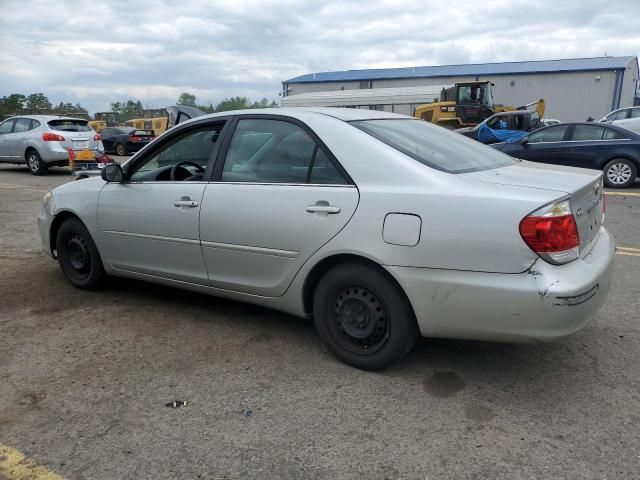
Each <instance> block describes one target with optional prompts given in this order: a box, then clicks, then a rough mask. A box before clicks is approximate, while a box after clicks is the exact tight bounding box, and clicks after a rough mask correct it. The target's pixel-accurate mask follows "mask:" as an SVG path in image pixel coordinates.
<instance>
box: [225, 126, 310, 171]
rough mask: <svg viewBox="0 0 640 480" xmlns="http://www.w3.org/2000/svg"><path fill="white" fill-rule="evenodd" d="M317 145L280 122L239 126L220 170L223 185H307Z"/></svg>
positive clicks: (303, 133)
mask: <svg viewBox="0 0 640 480" xmlns="http://www.w3.org/2000/svg"><path fill="white" fill-rule="evenodd" d="M315 151H316V143H315V142H314V141H313V139H312V138H311V137H310V136H309V134H307V132H305V131H304V130H303V129H302V128H300V127H299V126H297V125H295V124H293V123H290V122H284V121H281V120H267V119H244V120H240V121H239V122H238V126H237V127H236V129H235V132H234V133H233V138H232V139H231V144H230V146H229V151H228V153H227V157H226V159H225V163H224V167H223V169H222V177H221V180H222V181H223V182H258V183H306V182H307V176H308V173H309V167H310V166H311V161H312V159H313V157H314V154H315Z"/></svg>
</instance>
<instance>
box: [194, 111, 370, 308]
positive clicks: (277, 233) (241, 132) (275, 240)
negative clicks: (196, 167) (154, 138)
mask: <svg viewBox="0 0 640 480" xmlns="http://www.w3.org/2000/svg"><path fill="white" fill-rule="evenodd" d="M358 199H359V195H358V190H357V188H356V187H355V185H353V183H352V182H351V181H350V179H349V177H348V175H347V174H346V172H344V171H343V170H342V167H341V166H340V165H339V164H338V162H337V160H336V159H335V158H334V157H333V156H332V154H331V153H330V152H329V150H328V149H327V148H326V147H325V146H324V145H323V144H322V142H321V141H320V139H319V138H317V136H316V135H315V134H313V132H311V130H310V129H308V127H306V125H304V124H302V123H300V122H298V121H294V120H292V119H289V118H287V117H279V116H273V115H259V116H240V117H238V118H236V120H235V124H234V131H233V134H232V136H230V137H229V138H228V139H227V142H226V145H225V147H224V148H223V155H222V157H221V158H220V159H219V161H218V163H217V165H216V171H215V173H214V181H213V182H212V183H210V184H209V185H208V186H207V189H206V191H205V193H204V197H203V202H202V212H201V215H200V238H201V241H202V250H203V254H204V258H205V261H206V265H207V271H208V273H209V280H210V284H211V285H212V286H213V287H217V288H223V289H226V290H233V291H239V292H244V293H250V294H255V295H263V296H269V297H274V296H280V295H283V294H284V293H285V291H286V290H287V288H288V286H289V284H290V283H291V281H292V280H293V278H294V276H295V274H296V273H297V272H298V270H299V269H300V267H301V266H302V265H303V264H304V262H306V261H307V259H308V258H309V257H310V256H311V255H312V254H313V253H314V252H316V251H317V250H318V249H319V248H320V247H321V246H322V245H324V244H325V243H326V242H328V241H329V240H330V239H331V238H332V237H334V236H335V235H336V234H337V233H338V232H339V231H340V230H341V229H342V228H343V227H344V226H345V225H346V224H347V222H348V221H349V219H350V218H351V216H352V215H353V213H354V212H355V209H356V207H357V205H358Z"/></svg>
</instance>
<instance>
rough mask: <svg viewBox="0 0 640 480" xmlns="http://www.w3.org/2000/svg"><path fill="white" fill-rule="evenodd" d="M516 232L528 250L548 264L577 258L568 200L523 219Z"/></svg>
mask: <svg viewBox="0 0 640 480" xmlns="http://www.w3.org/2000/svg"><path fill="white" fill-rule="evenodd" d="M520 235H521V236H522V239H523V240H524V241H525V243H526V244H527V245H528V246H529V248H530V249H531V250H533V251H534V252H535V253H537V254H538V255H540V257H542V258H543V259H544V260H546V261H548V262H550V263H555V264H562V263H567V262H570V261H571V260H575V259H576V258H578V255H579V247H580V234H579V233H578V226H577V225H576V220H575V218H574V217H573V213H571V207H570V204H569V201H568V200H564V201H562V202H558V203H555V204H553V205H550V206H547V207H543V208H541V209H540V210H536V211H535V212H533V213H532V214H531V215H528V216H526V217H525V218H523V219H522V221H521V222H520Z"/></svg>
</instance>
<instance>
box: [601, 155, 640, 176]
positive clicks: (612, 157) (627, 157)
mask: <svg viewBox="0 0 640 480" xmlns="http://www.w3.org/2000/svg"><path fill="white" fill-rule="evenodd" d="M618 159H620V160H628V161H630V162H631V163H633V164H634V165H635V166H636V169H637V170H638V172H640V159H638V158H633V157H632V156H630V155H627V154H625V153H623V154H620V155H610V156H608V157H607V159H606V160H604V161H603V162H602V164H601V165H600V170H603V169H604V167H606V166H607V164H608V163H609V162H610V161H611V160H618Z"/></svg>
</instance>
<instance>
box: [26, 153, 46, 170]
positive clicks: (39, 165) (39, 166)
mask: <svg viewBox="0 0 640 480" xmlns="http://www.w3.org/2000/svg"><path fill="white" fill-rule="evenodd" d="M27 167H29V171H30V172H31V173H33V174H34V175H45V174H46V173H47V171H48V170H49V167H48V166H47V164H46V163H44V162H43V161H42V158H41V157H40V155H39V154H38V152H36V151H35V150H29V151H28V152H27Z"/></svg>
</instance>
